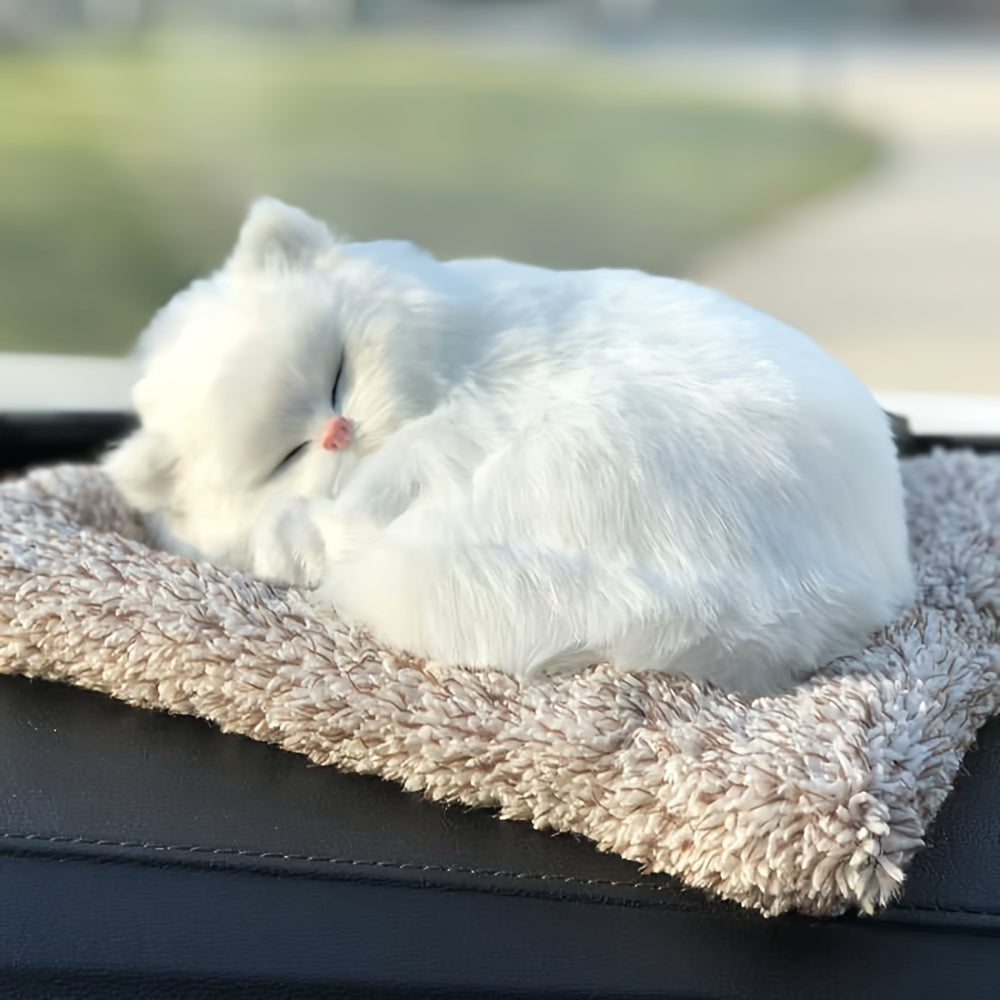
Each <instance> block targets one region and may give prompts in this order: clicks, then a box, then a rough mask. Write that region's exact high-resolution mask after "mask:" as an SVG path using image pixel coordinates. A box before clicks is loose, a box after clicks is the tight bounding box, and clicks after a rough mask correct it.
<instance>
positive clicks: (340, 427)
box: [319, 417, 351, 451]
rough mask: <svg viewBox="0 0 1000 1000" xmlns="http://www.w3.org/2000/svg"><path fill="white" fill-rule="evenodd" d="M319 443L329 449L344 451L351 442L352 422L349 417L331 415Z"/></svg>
mask: <svg viewBox="0 0 1000 1000" xmlns="http://www.w3.org/2000/svg"><path fill="white" fill-rule="evenodd" d="M319 443H320V444H321V445H322V446H323V447H324V448H326V450H327V451H343V449H344V448H346V447H347V446H348V445H349V444H350V443H351V422H350V420H348V419H347V417H330V419H329V420H328V421H327V422H326V426H325V427H324V428H323V434H322V435H321V436H320V439H319Z"/></svg>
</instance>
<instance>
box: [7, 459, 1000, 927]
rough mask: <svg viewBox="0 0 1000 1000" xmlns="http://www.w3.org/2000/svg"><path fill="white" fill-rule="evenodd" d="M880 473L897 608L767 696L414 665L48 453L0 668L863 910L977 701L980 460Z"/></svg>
mask: <svg viewBox="0 0 1000 1000" xmlns="http://www.w3.org/2000/svg"><path fill="white" fill-rule="evenodd" d="M904 476H905V481H906V486H907V497H908V507H909V515H910V525H911V532H912V540H913V549H914V556H915V559H916V562H917V566H918V577H919V583H920V587H921V598H920V601H919V603H918V604H917V606H916V607H914V608H913V609H912V610H911V611H910V612H909V613H908V614H907V615H906V616H905V617H904V618H903V619H902V620H900V621H899V622H897V623H895V624H893V625H892V626H890V627H889V628H887V629H885V630H884V631H883V632H882V633H881V634H879V635H878V636H876V637H875V639H874V640H873V644H872V645H871V647H870V648H868V649H867V650H865V651H864V652H863V653H862V654H860V655H859V656H857V657H853V658H850V659H845V660H841V661H838V663H837V664H835V665H833V666H832V668H831V669H830V670H828V671H827V672H825V673H824V675H823V676H821V677H818V678H816V679H815V680H813V681H812V682H810V683H808V684H806V685H804V686H803V687H801V688H799V689H798V690H796V691H794V692H792V693H790V694H788V695H785V696H782V697H778V698H763V699H758V700H757V701H754V702H749V701H747V700H746V699H742V698H740V697H735V696H727V695H724V694H721V693H719V692H717V691H715V690H712V689H710V688H708V687H705V686H699V685H697V684H694V683H692V682H688V681H686V680H682V679H672V678H668V677H664V676H663V675H658V674H652V673H651V674H644V675H625V674H619V673H616V672H615V671H614V670H613V669H611V668H610V667H607V666H597V667H594V668H592V669H590V670H588V671H585V672H584V673H582V674H579V675H577V676H572V677H560V678H554V679H550V680H545V681H541V682H538V681H533V682H528V683H525V684H521V683H519V682H518V681H515V680H513V679H512V678H509V677H506V676H503V675H499V674H493V673H472V672H468V671H464V670H462V669H459V668H454V667H447V666H443V665H437V664H424V663H421V662H419V661H415V660H412V659H409V658H407V657H404V656H400V655H398V654H396V653H394V652H393V651H391V650H388V649H384V648H381V647H380V646H378V644H377V643H375V642H374V641H373V640H372V639H371V638H370V637H368V636H367V635H366V634H364V633H363V632H360V631H356V630H352V629H349V628H348V627H346V626H345V625H344V624H343V623H341V622H340V621H338V620H337V619H336V618H335V617H334V616H333V615H332V614H328V613H324V612H322V611H321V610H317V609H316V608H313V607H311V606H310V605H309V604H308V603H307V602H306V600H304V599H303V597H302V596H301V595H300V594H298V593H296V592H294V591H281V590H278V589H275V588H272V587H269V586H267V585H265V584H261V583H258V582H256V581H253V580H249V579H247V578H246V577H243V576H240V575H233V574H226V573H223V572H220V571H219V570H217V569H215V568H213V567H211V566H208V565H205V564H196V563H193V562H191V561H189V560H187V559H183V558H180V557H177V556H170V555H165V554H163V553H161V552H154V551H151V550H150V549H149V548H148V547H147V546H146V545H145V544H144V543H143V533H142V529H141V527H140V526H139V524H138V523H137V521H136V520H135V519H134V517H133V516H132V514H131V513H130V512H129V511H128V510H126V509H125V508H124V506H123V505H122V503H121V501H120V500H119V498H118V497H117V495H116V494H115V493H114V492H113V491H112V489H111V487H110V486H109V484H108V482H107V481H106V479H105V478H104V477H103V476H102V474H101V473H100V472H99V471H97V470H95V469H93V468H88V467H71V466H64V467H60V468H56V469H51V470H41V471H38V472H35V473H33V474H32V475H30V476H28V477H27V478H26V479H22V480H17V481H13V482H8V483H6V484H3V485H2V486H0V672H4V673H13V674H30V675H32V676H36V677H45V678H50V679H53V680H59V681H65V682H69V683H72V684H77V685H80V686H83V687H87V688H91V689H93V690H97V691H103V692H106V693H107V694H110V695H113V696H114V697H116V698H120V699H122V700H124V701H127V702H129V703H131V704H134V705H141V706H145V707H150V708H158V709H165V710H167V711H171V712H180V713H185V714H191V715H199V716H203V717H204V718H207V719H211V720H213V721H214V722H215V723H217V724H218V725H219V726H220V727H221V728H222V729H224V730H226V731H230V732H238V733H242V734H244V735H246V736H250V737H253V738H255V739H258V740H264V741H267V742H269V743H276V744H278V745H279V746H282V747H284V748H285V749H287V750H292V751H295V752H297V753H302V754H305V755H307V756H308V757H309V758H310V759H312V760H313V761H315V762H317V763H319V764H332V765H334V766H337V767H340V768H343V769H345V770H350V771H358V772H364V773H372V774H379V775H382V776H383V777H386V778H390V779H392V780H394V781H397V782H399V783H401V784H402V785H403V786H404V787H406V788H408V789H414V790H420V791H423V792H424V793H425V794H427V795H428V796H429V797H431V798H434V799H442V800H450V801H459V802H463V803H466V804H469V805H477V806H490V807H493V808H495V809H497V810H498V811H499V813H500V814H501V815H502V816H504V817H507V818H512V819H524V820H529V821H530V822H532V823H533V824H534V825H535V826H536V827H539V828H541V829H552V830H561V831H574V832H576V833H580V834H583V835H585V836H587V837H589V838H591V839H592V840H593V841H595V842H596V843H597V845H598V846H599V847H600V848H601V849H602V850H605V851H614V852H616V853H618V854H621V855H623V856H624V857H626V858H631V859H633V860H635V861H638V862H640V863H641V864H642V865H643V867H644V868H645V869H646V870H648V871H665V872H672V873H674V874H675V875H677V876H679V877H680V878H681V879H683V880H684V881H685V882H686V883H688V884H689V885H693V886H700V887H702V888H705V889H708V890H710V891H712V892H716V893H718V894H720V895H722V896H724V897H727V898H729V899H732V900H736V901H738V902H739V903H742V904H743V905H745V906H748V907H754V908H756V909H759V910H761V911H762V912H764V913H767V914H776V913H780V912H783V911H785V910H790V909H797V910H802V911H806V912H808V913H812V914H837V913H841V912H843V911H844V910H846V909H849V908H853V907H857V908H860V909H861V910H865V911H870V910H873V909H876V908H878V907H879V906H881V905H883V904H885V903H886V902H887V901H888V900H889V899H890V898H891V897H892V896H893V894H894V893H895V892H896V891H897V890H898V889H899V887H900V885H901V884H902V880H903V878H904V870H905V867H906V864H907V862H908V861H909V860H910V858H911V857H912V855H913V854H914V852H915V851H916V850H917V849H918V848H919V847H920V846H921V845H922V843H923V838H924V834H925V831H926V830H927V827H928V825H929V823H930V822H931V820H932V819H933V817H934V815H935V813H936V812H937V811H938V809H939V808H940V806H941V804H942V802H943V801H944V799H945V797H946V796H947V795H948V792H949V790H950V788H951V786H952V782H953V780H954V778H955V775H956V773H957V770H958V767H959V764H960V762H961V758H962V756H963V754H964V753H965V751H966V749H967V748H968V747H969V746H970V745H971V743H972V741H973V739H974V736H975V733H976V730H977V729H978V727H979V726H980V725H981V724H982V723H983V722H984V721H985V720H986V719H987V718H988V717H989V716H990V715H991V714H994V713H996V712H997V711H998V710H1000V679H998V674H1000V636H998V626H997V620H998V614H1000V458H998V457H977V456H974V455H971V454H967V453H958V454H951V453H947V454H946V453H941V454H936V455H934V456H931V457H927V458H919V459H911V460H909V461H907V462H906V463H904Z"/></svg>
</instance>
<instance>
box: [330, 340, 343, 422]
mask: <svg viewBox="0 0 1000 1000" xmlns="http://www.w3.org/2000/svg"><path fill="white" fill-rule="evenodd" d="M343 372H344V354H343V352H341V355H340V363H339V364H338V365H337V374H336V375H335V376H334V379H333V391H332V392H331V393H330V403H331V404H332V406H333V408H334V409H335V410H336V409H337V389H338V388H339V386H340V376H341V375H342V374H343Z"/></svg>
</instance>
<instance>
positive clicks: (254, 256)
mask: <svg viewBox="0 0 1000 1000" xmlns="http://www.w3.org/2000/svg"><path fill="white" fill-rule="evenodd" d="M336 243H337V241H336V239H335V238H334V236H333V233H331V232H330V230H329V229H328V228H327V227H326V225H325V224H324V223H322V222H320V220H319V219H314V218H313V217H312V216H311V215H309V214H308V213H307V212H303V211H302V209H301V208H295V207H294V206H293V205H286V204H285V203H284V202H283V201H279V200H278V199H277V198H259V199H258V200H257V201H255V202H254V203H253V205H251V206H250V211H249V212H248V213H247V217H246V219H245V220H244V222H243V226H242V227H241V228H240V235H239V238H238V239H237V241H236V247H235V249H234V250H233V253H232V256H230V258H229V264H228V266H229V267H230V268H231V269H234V270H237V271H258V270H261V269H262V268H265V267H284V268H296V267H308V266H310V265H312V264H314V263H315V262H316V260H317V259H318V258H319V257H320V256H322V255H323V254H324V253H327V252H328V251H329V250H330V249H331V248H332V247H334V246H335V245H336Z"/></svg>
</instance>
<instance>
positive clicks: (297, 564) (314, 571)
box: [253, 498, 326, 589]
mask: <svg viewBox="0 0 1000 1000" xmlns="http://www.w3.org/2000/svg"><path fill="white" fill-rule="evenodd" d="M325 561H326V546H325V544H324V542H323V535H322V532H321V531H320V530H319V528H318V527H317V525H316V522H315V521H314V520H313V517H312V512H311V511H310V504H309V501H308V500H305V499H303V498H295V499H292V500H286V501H284V502H282V503H281V504H279V505H276V506H275V507H273V508H272V509H271V510H269V511H268V512H267V513H266V514H265V515H264V517H262V518H261V520H260V522H259V523H258V525H257V528H256V530H255V532H254V539H253V573H254V576H257V577H260V578H261V579H262V580H267V581H268V582H270V583H280V584H285V585H291V586H296V587H306V588H309V589H312V588H315V587H317V586H318V585H319V582H320V579H321V578H322V576H323V567H324V564H325Z"/></svg>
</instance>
